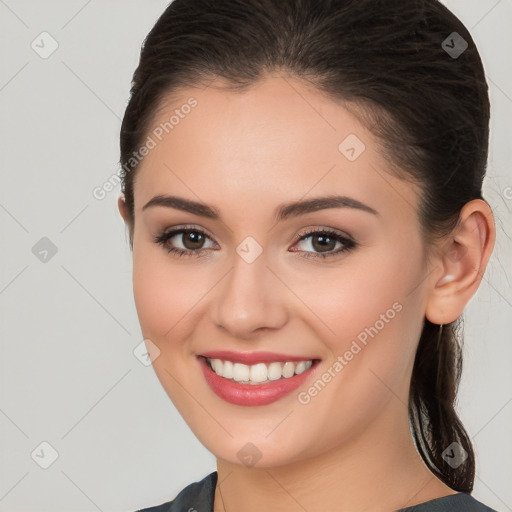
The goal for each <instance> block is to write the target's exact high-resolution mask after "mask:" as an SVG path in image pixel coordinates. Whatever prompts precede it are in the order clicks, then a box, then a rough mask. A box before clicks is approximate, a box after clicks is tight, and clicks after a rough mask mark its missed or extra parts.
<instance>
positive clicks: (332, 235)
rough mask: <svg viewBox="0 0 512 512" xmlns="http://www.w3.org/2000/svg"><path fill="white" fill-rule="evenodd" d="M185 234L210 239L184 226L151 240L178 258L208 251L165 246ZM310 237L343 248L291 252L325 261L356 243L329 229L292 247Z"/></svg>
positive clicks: (349, 249) (197, 230)
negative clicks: (323, 237)
mask: <svg viewBox="0 0 512 512" xmlns="http://www.w3.org/2000/svg"><path fill="white" fill-rule="evenodd" d="M186 233H199V234H201V235H204V236H205V237H207V238H210V237H209V236H208V235H207V234H206V233H205V232H204V231H202V230H200V229H197V228H194V227H191V226H185V227H181V228H177V229H172V230H170V231H164V232H163V233H162V234H161V235H158V236H156V237H155V238H154V239H153V241H154V242H155V243H157V244H160V245H162V247H163V248H164V249H165V250H166V251H167V252H168V253H173V254H175V255H176V256H180V257H181V256H186V257H189V256H194V257H200V256H201V255H202V254H203V253H205V252H207V251H208V249H204V248H202V249H197V250H192V249H186V250H185V249H178V248H177V247H169V246H168V245H167V241H168V240H169V239H171V238H173V237H175V236H176V235H180V234H186ZM311 235H328V237H329V238H332V239H334V240H335V241H337V242H341V243H342V244H343V245H344V246H345V247H343V248H342V249H338V250H336V251H333V252H326V253H321V252H311V251H293V252H304V254H305V256H303V257H305V258H322V259H325V258H330V257H334V256H337V255H339V254H341V253H344V252H349V251H351V250H353V249H355V248H356V247H357V244H356V242H354V241H353V240H352V239H350V238H348V237H344V236H342V235H340V234H339V233H337V232H336V231H332V230H330V229H312V230H310V231H307V232H306V233H302V235H300V237H299V238H298V239H297V240H296V241H295V243H294V245H295V244H297V243H298V242H301V241H302V240H305V239H307V238H310V237H311ZM210 239H211V238H210Z"/></svg>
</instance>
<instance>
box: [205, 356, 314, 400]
mask: <svg viewBox="0 0 512 512" xmlns="http://www.w3.org/2000/svg"><path fill="white" fill-rule="evenodd" d="M231 354H233V353H231ZM212 355H216V356H220V355H221V354H220V353H219V352H216V353H215V354H213V353H209V355H206V354H203V355H199V356H197V359H198V361H199V362H200V365H201V368H202V370H203V374H204V377H205V379H206V382H207V383H208V384H209V386H210V388H211V389H212V390H213V391H214V392H215V393H216V394H217V396H219V397H220V398H222V399H223V400H225V401H227V402H230V403H233V404H236V405H249V406H253V405H265V404H269V403H271V402H274V401H276V400H278V399H280V398H281V397H283V396H285V395H287V394H289V393H291V392H292V391H293V390H295V389H297V388H298V387H299V386H300V385H301V384H303V383H304V382H305V381H306V380H307V379H308V378H309V377H310V376H311V375H312V374H313V373H315V370H316V367H317V366H318V364H319V363H320V359H318V358H311V359H306V358H299V357H294V356H285V357H282V358H281V356H280V355H279V354H277V355H276V354H269V353H259V354H257V353H256V354H241V353H238V354H235V355H230V358H229V359H228V358H227V356H226V355H225V354H224V355H223V358H222V359H221V358H220V357H212ZM233 359H237V360H233ZM241 359H243V360H244V361H247V362H248V360H252V361H256V362H255V363H254V364H245V363H243V362H240V360H241ZM262 359H266V361H263V360H262Z"/></svg>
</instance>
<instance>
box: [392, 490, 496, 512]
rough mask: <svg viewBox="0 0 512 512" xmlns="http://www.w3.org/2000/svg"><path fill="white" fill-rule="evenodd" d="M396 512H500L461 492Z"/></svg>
mask: <svg viewBox="0 0 512 512" xmlns="http://www.w3.org/2000/svg"><path fill="white" fill-rule="evenodd" d="M396 512H498V511H496V510H494V509H492V508H489V507H488V506H486V505H484V504H483V503H481V502H480V501H478V500H477V499H475V498H473V496H471V495H470V494H467V493H464V492H459V493H457V494H452V495H450V496H445V497H443V498H436V499H433V500H430V501H426V502H425V503H420V504H418V505H414V506H412V507H407V508H402V509H400V510H397V511H396Z"/></svg>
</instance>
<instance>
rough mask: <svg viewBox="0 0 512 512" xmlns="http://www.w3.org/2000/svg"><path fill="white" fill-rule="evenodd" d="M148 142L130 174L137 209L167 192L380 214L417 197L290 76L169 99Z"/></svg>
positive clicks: (358, 131)
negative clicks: (305, 200) (333, 202)
mask: <svg viewBox="0 0 512 512" xmlns="http://www.w3.org/2000/svg"><path fill="white" fill-rule="evenodd" d="M147 137H148V139H147V140H149V138H150V139H151V140H152V144H151V146H152V149H151V150H150V151H149V153H148V154H147V156H145V157H144V159H143V160H142V162H141V164H140V165H139V168H138V170H137V179H136V186H135V192H136V193H135V208H136V210H138V209H140V208H141V207H142V205H143V204H144V203H145V202H146V201H147V200H149V199H150V198H151V197H153V195H156V194H162V193H171V192H173V193H174V192H182V193H183V195H186V196H188V197H189V198H191V199H197V197H200V198H202V199H204V201H205V202H208V203H209V204H214V203H215V198H218V199H219V200H222V199H229V198H231V199H233V200H235V199H236V200H238V201H240V200H242V201H243V200H249V199H251V200H254V198H255V197H259V198H262V199H263V198H264V199H265V200H268V201H269V202H272V201H274V202H281V201H282V200H293V199H299V198H301V197H303V196H304V195H305V194H309V195H320V194H324V195H325V193H333V192H334V191H335V192H337V193H348V192H350V194H351V195H353V196H355V197H356V198H358V199H361V200H362V199H363V198H364V199H365V200H366V202H368V201H373V203H374V204H375V205H376V206H375V207H376V208H377V205H379V206H380V209H386V208H393V206H395V207H396V206H397V205H398V204H397V201H396V199H397V198H399V199H400V200H401V202H405V203H406V204H408V207H409V208H413V209H416V206H417V190H416V189H414V188H413V187H412V185H411V184H410V183H407V182H404V181H402V180H399V179H398V178H395V177H393V176H391V175H390V174H389V173H388V170H389V169H390V166H391V165H392V164H391V162H389V161H388V160H387V159H386V158H385V157H384V156H383V155H382V153H381V151H380V149H379V146H378V141H377V139H376V138H375V136H374V135H373V134H372V133H371V132H370V131H369V130H368V129H367V128H366V127H365V126H364V125H363V124H361V122H360V121H359V120H358V119H357V118H356V117H355V116H354V115H353V114H351V112H349V111H348V110H347V109H346V108H345V107H344V106H343V105H342V104H341V103H340V102H335V101H334V100H332V99H331V98H329V97H327V96H326V95H325V94H323V93H321V92H319V91H318V90H317V89H315V88H313V87H312V86H310V85H309V84H306V83H304V82H299V81H297V80H295V79H292V78H291V77H285V76H282V75H281V76H271V77H267V78H265V79H264V80H261V81H260V82H258V83H257V84H256V85H254V86H252V87H251V88H249V89H246V90H243V91H232V90H227V89H225V88H223V87H222V83H221V82H213V83H211V84H210V85H209V86H207V87H204V88H202V89H201V88H190V89H180V90H179V91H175V92H174V93H173V96H172V100H171V99H169V101H167V102H164V103H163V104H162V106H161V107H160V108H159V110H158V112H157V114H156V115H155V118H154V120H153V122H152V124H151V125H150V127H149V129H148V132H147ZM191 194H192V195H191ZM193 195H196V196H197V197H195V198H194V197H192V196H193ZM403 206H404V205H402V207H403ZM219 209H222V208H219Z"/></svg>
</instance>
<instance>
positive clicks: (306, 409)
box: [133, 77, 427, 467]
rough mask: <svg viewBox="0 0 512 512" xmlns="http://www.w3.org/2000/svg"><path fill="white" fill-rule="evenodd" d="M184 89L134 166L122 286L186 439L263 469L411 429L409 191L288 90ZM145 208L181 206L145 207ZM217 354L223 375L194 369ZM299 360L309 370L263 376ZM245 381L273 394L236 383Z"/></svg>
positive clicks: (336, 109) (356, 136) (413, 272)
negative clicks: (363, 436) (396, 428)
mask: <svg viewBox="0 0 512 512" xmlns="http://www.w3.org/2000/svg"><path fill="white" fill-rule="evenodd" d="M180 92H181V93H182V94H181V99H179V100H176V101H172V102H169V104H168V106H167V107H166V108H165V109H164V110H162V111H161V112H160V113H159V114H158V119H156V121H155V123H154V127H155V128H157V127H158V126H160V127H161V126H162V125H161V124H160V123H165V122H166V121H168V120H169V118H170V116H171V115H173V113H174V111H175V110H176V109H178V110H179V114H178V117H179V122H177V123H175V124H173V127H172V129H169V128H168V132H169V133H168V134H166V133H165V131H164V132H163V136H162V134H161V133H160V132H161V131H162V129H161V128H160V130H159V131H158V129H157V131H156V132H155V131H153V132H151V133H149V134H148V135H150V136H151V137H152V139H153V140H154V142H155V145H154V147H152V149H151V150H150V151H149V152H148V154H147V156H146V157H145V158H144V160H143V161H142V163H141V164H140V166H139V168H138V170H137V178H136V182H135V187H134V204H135V227H134V233H133V284H134V296H135V302H136V307H137V312H138V316H139V320H140V325H141V329H142V333H143V336H144V338H145V339H146V340H150V341H149V342H148V341H147V342H146V343H148V345H150V352H151V350H153V355H156V354H159V355H158V357H156V359H154V361H153V366H154V369H155V371H156V373H157V376H158V378H159V379H160V381H161V383H162V385H163V387H164V388H165V390H166V392H167V393H168V395H169V397H170V398H171V400H172V401H173V403H174V404H175V406H176V407H177V409H178V410H179V412H180V413H181V415H182V416H183V418H184V419H185V421H186V422H187V423H188V425H189V426H190V428H191V429H192V431H193V432H194V434H195V435H196V436H197V437H198V439H199V440H200V441H201V442H202V443H203V444H204V446H205V447H206V448H207V449H208V450H210V451H211V452H212V453H213V454H214V455H216V456H217V457H218V458H219V459H222V460H225V461H230V462H233V463H237V464H243V463H244V461H243V460H242V459H243V456H244V450H245V451H247V452H249V451H251V450H252V451H253V453H256V454H257V456H256V459H258V457H259V459H258V460H257V461H256V464H255V465H256V466H260V467H273V466H280V465H284V464H287V463H291V462H294V461H299V460H303V459H306V458H309V457H315V456H317V455H320V454H322V453H324V452H327V451H328V450H333V449H335V448H336V447H338V446H341V445H349V444H350V443H351V442H352V441H353V440H355V439H356V438H357V436H358V435H359V434H360V433H361V432H363V431H365V430H367V429H369V428H370V426H371V425H376V424H377V423H378V422H379V421H380V422H381V423H382V424H384V422H383V421H382V419H383V418H387V419H388V420H390V421H386V422H385V424H386V425H390V424H392V418H396V416H397V415H402V417H403V416H404V415H406V414H407V408H406V406H405V405H404V403H407V393H408V388H409V379H410V375H411V371H412V364H413V360H414V355H415V351H416V347H417V343H418V340H419V337H420V333H421V329H422V326H423V320H424V317H425V302H426V298H425V297H426V289H425V285H424V283H425V276H426V275H427V269H426V268H425V261H424V258H423V254H424V246H423V243H422V240H421V238H420V229H419V222H418V216H417V210H418V200H419V199H418V198H419V192H418V190H416V189H414V188H413V187H412V185H411V184H410V183H406V182H404V181H402V180H400V179H398V178H395V177H393V176H391V174H389V173H388V170H389V168H390V166H391V163H390V162H388V161H386V159H385V158H384V157H383V156H382V154H381V152H380V151H379V147H378V145H377V140H376V139H375V137H374V136H373V135H372V134H371V133H370V132H369V131H368V130H367V129H365V128H364V126H363V125H362V124H360V122H359V121H358V120H357V118H356V117H354V116H353V115H351V113H349V111H348V110H346V109H345V108H344V107H343V106H341V105H340V104H338V103H336V102H334V101H333V100H331V99H329V98H327V97H325V96H324V95H322V94H321V93H320V92H318V91H317V90H315V89H312V88H311V87H308V86H306V85H304V84H302V83H300V82H298V81H296V80H293V79H292V78H287V79H284V78H282V77H267V78H265V79H264V80H263V81H261V82H259V83H258V84H257V85H256V86H254V87H253V88H251V89H250V90H247V91H245V92H242V93H240V92H238V93H234V92H228V91H226V90H222V89H220V88H213V87H211V86H210V87H208V88H205V89H204V90H199V89H196V88H194V89H192V88H191V89H189V90H182V91H180ZM190 97H193V98H195V100H196V102H197V103H195V106H193V108H184V107H183V105H184V104H186V103H187V100H188V98H190ZM174 121H175V120H174ZM168 126H169V125H168ZM155 133H157V134H160V137H157V136H155ZM159 138H161V140H159ZM151 146H153V144H151ZM156 196H173V197H175V198H179V199H180V200H181V202H178V201H174V202H173V201H170V200H167V201H160V204H159V202H158V201H153V205H148V206H146V205H147V203H148V202H150V201H151V200H152V199H153V198H155V197H156ZM326 197H330V198H331V199H332V198H335V197H341V198H344V199H338V200H337V201H334V200H333V201H331V203H329V202H327V201H325V200H321V199H322V198H326ZM315 200H316V202H312V201H315ZM187 201H189V202H194V203H201V204H202V205H206V206H203V208H202V210H198V209H197V208H196V209H195V210H194V211H192V210H193V209H192V208H190V203H187ZM296 203H297V204H298V205H297V204H296ZM292 204H295V206H289V205H292ZM184 205H189V207H185V206H184ZM301 205H302V206H301ZM308 205H309V206H308ZM145 206H146V207H145ZM183 229H187V230H188V231H186V232H183V231H181V232H180V230H183ZM157 239H160V242H157V241H156V240H157ZM153 347H157V349H154V348H153ZM217 351H229V352H230V354H220V356H223V357H220V359H222V360H224V361H228V362H227V363H223V364H222V365H220V364H219V363H214V364H217V365H218V369H219V371H220V372H221V374H222V375H224V374H223V373H222V372H224V371H226V372H228V373H227V374H226V375H227V377H223V376H217V377H215V375H214V374H215V372H214V371H212V370H211V369H210V368H209V367H207V365H206V359H205V358H204V357H203V355H204V354H210V355H211V353H212V352H217ZM263 352H264V353H265V355H262V353H263ZM215 355H217V356H219V354H213V358H215V357H214V356H215ZM247 355H249V356H251V357H252V359H247ZM244 357H245V359H244ZM217 358H219V357H217ZM300 360H302V361H310V360H311V361H313V364H312V365H311V367H310V368H309V369H306V370H305V371H303V372H302V373H300V371H301V370H303V369H304V366H306V368H307V366H308V364H306V365H304V364H302V365H300V364H299V365H292V364H288V365H287V368H288V370H287V371H291V374H294V371H295V373H296V375H295V376H293V377H288V378H285V377H286V375H288V376H289V375H291V374H286V375H285V377H283V376H281V377H280V378H279V376H280V375H281V374H274V373H273V372H274V371H278V370H279V369H281V365H278V366H276V364H272V363H285V362H293V361H295V362H297V361H300ZM243 362H246V363H254V364H253V365H252V367H250V368H249V369H248V370H246V367H247V366H248V365H245V366H244V365H243V364H241V363H243ZM230 363H231V366H230ZM235 363H236V364H235ZM258 363H259V364H258ZM261 363H264V365H265V370H266V369H268V368H270V367H271V366H272V368H270V373H271V375H272V377H271V379H274V378H275V380H271V379H270V380H269V378H268V374H266V373H260V372H261V371H262V366H261ZM249 366H251V365H249ZM285 366H286V365H285ZM221 368H222V369H221ZM230 368H232V369H233V371H235V374H236V376H234V375H235V374H229V371H230ZM254 368H256V369H254ZM246 371H247V372H248V374H246V373H244V372H246ZM282 371H285V370H282ZM238 372H240V373H238ZM285 373H286V371H285ZM230 375H231V378H228V377H229V376H230ZM248 375H249V376H250V377H249V378H254V380H255V381H257V379H258V378H260V379H266V380H267V381H268V382H267V383H266V384H258V385H256V386H255V385H253V384H249V383H242V384H239V383H238V382H239V381H242V382H246V379H248ZM262 375H263V376H262ZM402 402H403V403H402ZM380 435H381V436H384V437H385V436H386V430H385V429H384V430H381V433H380ZM247 443H252V445H254V447H249V445H247ZM249 455H250V453H249ZM256 459H254V460H256ZM253 464H254V462H253Z"/></svg>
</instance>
